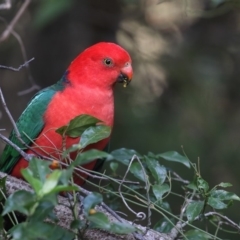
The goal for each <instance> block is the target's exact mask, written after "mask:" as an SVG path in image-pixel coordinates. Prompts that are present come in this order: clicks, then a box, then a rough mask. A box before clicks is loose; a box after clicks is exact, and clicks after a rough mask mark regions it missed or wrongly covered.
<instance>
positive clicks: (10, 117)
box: [0, 88, 25, 145]
mask: <svg viewBox="0 0 240 240" xmlns="http://www.w3.org/2000/svg"><path fill="white" fill-rule="evenodd" d="M0 98H1V101H2V105H3V108H4V110H5V112H6V113H7V115H8V118H9V120H10V121H11V123H12V125H13V128H14V131H15V134H16V137H17V139H18V140H19V141H20V142H21V143H22V144H24V145H25V142H24V141H23V140H22V139H21V134H20V132H19V131H18V128H17V125H16V123H15V121H14V119H13V117H12V114H11V113H10V111H9V109H8V107H7V104H6V102H5V99H4V96H3V93H2V89H1V88H0Z"/></svg>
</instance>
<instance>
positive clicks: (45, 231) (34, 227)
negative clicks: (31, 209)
mask: <svg viewBox="0 0 240 240" xmlns="http://www.w3.org/2000/svg"><path fill="white" fill-rule="evenodd" d="M10 232H11V234H12V236H13V239H14V240H23V239H27V240H36V239H41V240H62V239H64V240H73V239H74V233H72V232H69V231H68V230H66V229H64V228H61V227H60V226H58V225H53V224H51V223H46V222H35V221H34V222H24V223H20V224H18V225H16V226H15V227H13V228H12V229H11V230H10Z"/></svg>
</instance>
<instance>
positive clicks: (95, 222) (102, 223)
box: [87, 212, 111, 230]
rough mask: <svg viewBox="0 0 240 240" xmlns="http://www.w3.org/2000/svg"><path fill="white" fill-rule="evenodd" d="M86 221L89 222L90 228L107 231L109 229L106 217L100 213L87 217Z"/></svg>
mask: <svg viewBox="0 0 240 240" xmlns="http://www.w3.org/2000/svg"><path fill="white" fill-rule="evenodd" d="M87 219H88V220H89V221H90V222H91V225H90V227H91V228H100V229H104V230H109V229H110V227H111V224H110V221H109V219H108V217H107V216H106V215H105V214H104V213H102V212H96V213H94V214H91V215H88V216H87Z"/></svg>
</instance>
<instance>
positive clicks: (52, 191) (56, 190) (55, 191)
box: [49, 186, 79, 193]
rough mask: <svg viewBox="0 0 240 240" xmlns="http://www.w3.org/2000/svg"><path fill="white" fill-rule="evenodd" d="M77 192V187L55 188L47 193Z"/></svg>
mask: <svg viewBox="0 0 240 240" xmlns="http://www.w3.org/2000/svg"><path fill="white" fill-rule="evenodd" d="M77 190H79V188H78V187H77V186H56V187H54V188H53V189H52V190H51V191H50V192H49V193H60V192H71V191H77Z"/></svg>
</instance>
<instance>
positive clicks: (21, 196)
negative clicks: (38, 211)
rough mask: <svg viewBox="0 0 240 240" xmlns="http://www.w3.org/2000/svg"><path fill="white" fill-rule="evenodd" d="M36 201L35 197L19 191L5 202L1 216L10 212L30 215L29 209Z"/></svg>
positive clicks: (29, 193) (32, 194)
mask: <svg viewBox="0 0 240 240" xmlns="http://www.w3.org/2000/svg"><path fill="white" fill-rule="evenodd" d="M35 201H36V195H35V194H34V193H31V192H27V191H25V190H19V191H17V192H14V193H13V194H11V195H10V196H9V197H8V199H7V200H6V202H5V206H4V210H3V212H2V216H3V215H6V214H7V213H9V212H12V211H18V212H20V213H23V214H25V215H28V214H30V209H31V208H32V207H33V205H34V204H35Z"/></svg>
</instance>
